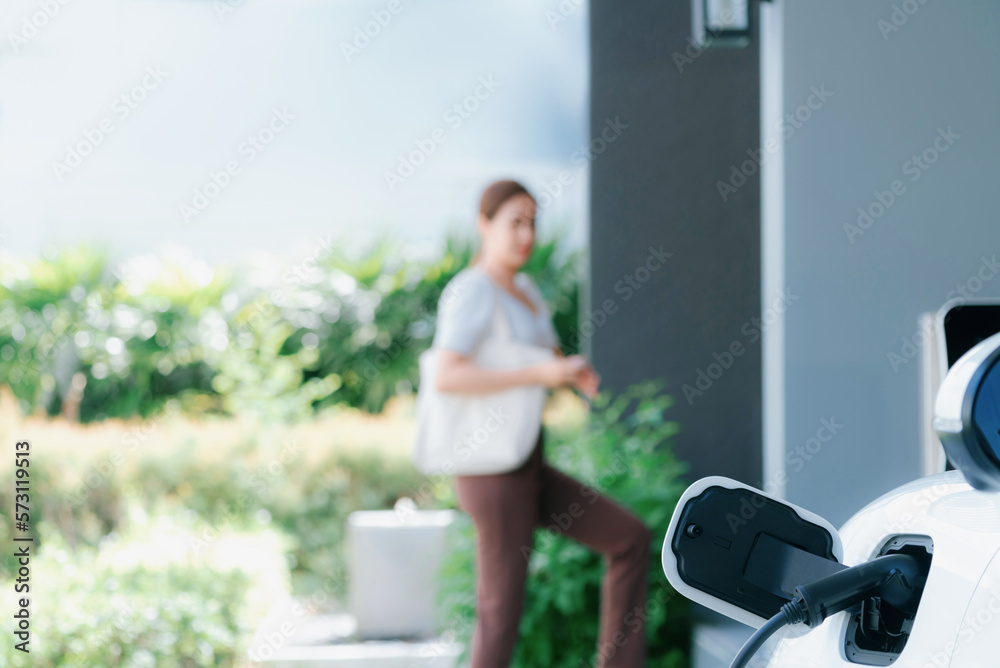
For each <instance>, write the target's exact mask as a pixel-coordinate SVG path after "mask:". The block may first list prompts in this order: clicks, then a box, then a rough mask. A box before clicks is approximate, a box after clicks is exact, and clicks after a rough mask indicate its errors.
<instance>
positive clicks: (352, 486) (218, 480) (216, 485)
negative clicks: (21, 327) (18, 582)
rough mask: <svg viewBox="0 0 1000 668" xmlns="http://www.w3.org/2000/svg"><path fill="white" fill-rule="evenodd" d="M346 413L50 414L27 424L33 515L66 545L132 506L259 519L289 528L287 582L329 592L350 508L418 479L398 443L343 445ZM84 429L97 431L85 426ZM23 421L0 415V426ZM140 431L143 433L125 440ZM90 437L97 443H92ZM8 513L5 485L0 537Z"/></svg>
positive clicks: (399, 492) (8, 565)
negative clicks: (250, 421)
mask: <svg viewBox="0 0 1000 668" xmlns="http://www.w3.org/2000/svg"><path fill="white" fill-rule="evenodd" d="M348 421H349V418H345V420H344V421H341V420H340V419H338V417H337V416H331V415H328V414H327V415H325V416H324V417H323V418H322V419H321V420H319V421H318V422H317V423H315V424H307V425H302V426H300V431H296V430H294V429H290V428H289V429H284V428H280V429H279V428H275V429H273V430H267V431H264V432H260V433H258V432H255V431H253V430H252V428H251V427H243V428H240V427H238V426H237V425H236V424H235V423H234V421H232V420H229V419H225V420H215V421H210V422H202V421H189V420H187V419H185V418H183V417H182V416H176V417H175V418H174V419H171V420H167V419H165V420H163V421H161V422H158V423H157V422H148V423H144V424H142V425H138V426H136V425H133V426H126V425H121V426H118V425H116V424H114V423H113V422H112V421H105V422H103V423H102V424H101V425H95V426H94V427H89V428H87V429H83V428H80V427H77V428H76V431H75V432H74V431H73V430H72V427H71V426H70V425H67V424H65V423H61V422H59V421H56V422H54V423H53V424H50V425H49V426H48V427H47V428H39V427H38V426H33V427H31V429H30V431H31V432H32V433H33V434H34V439H33V444H32V447H33V450H32V455H31V469H30V470H31V523H32V526H34V525H35V524H36V523H37V522H47V523H49V524H50V525H52V526H53V527H55V530H56V531H58V532H59V534H60V535H61V536H62V537H63V539H64V540H65V541H66V543H67V544H68V545H69V546H70V548H71V549H73V548H85V547H90V548H96V547H97V546H98V545H99V544H100V542H101V541H102V540H103V539H104V537H105V536H107V535H109V534H112V533H120V532H121V531H123V530H124V529H125V528H126V527H127V524H128V514H129V513H130V512H132V511H135V510H138V511H141V512H143V513H145V514H147V515H149V516H157V515H161V514H164V513H167V514H178V513H179V514H180V515H181V516H183V517H190V518H192V519H194V520H196V521H198V522H200V523H201V526H203V527H204V529H203V530H205V531H208V532H211V531H218V532H220V533H225V532H229V531H252V530H257V529H259V528H260V527H262V526H266V527H269V528H272V529H276V530H279V531H280V532H281V533H282V534H283V535H285V536H287V537H288V538H289V542H288V544H287V560H288V564H289V566H290V567H291V569H292V575H293V587H294V590H295V591H296V593H299V592H309V591H312V590H313V589H314V588H315V587H316V586H317V583H318V582H320V581H326V580H328V579H329V578H331V577H333V578H334V581H335V583H336V584H335V586H334V587H333V589H332V590H331V593H332V594H333V595H334V596H341V595H342V594H343V574H344V572H345V569H346V564H345V556H344V544H343V542H344V536H345V524H346V520H347V516H348V515H349V514H350V513H351V512H353V511H355V510H378V509H385V508H392V507H393V504H394V503H395V502H396V500H397V499H399V498H400V497H402V496H411V497H414V496H416V495H417V494H416V493H417V490H418V489H419V488H420V486H421V485H422V484H423V483H424V481H425V480H426V478H424V477H423V476H422V475H421V474H420V473H419V472H418V471H417V470H416V469H415V468H414V467H413V465H412V464H411V463H410V462H409V460H408V459H407V458H406V457H405V456H404V455H403V453H402V452H401V451H399V449H398V448H397V449H395V450H394V452H396V453H397V454H392V455H391V454H387V453H386V452H384V449H385V448H384V447H382V446H380V445H379V444H378V443H375V442H373V443H371V444H370V445H369V446H368V447H363V446H360V445H358V446H351V447H344V442H343V440H342V437H340V436H338V429H339V430H343V429H345V427H344V426H343V424H344V423H345V422H348ZM351 428H352V429H361V428H363V427H357V426H355V427H351ZM92 429H96V430H98V433H97V434H96V435H92V436H85V434H86V432H87V431H88V430H92ZM27 431H29V429H28V427H27V426H19V425H16V424H15V425H13V426H12V425H0V437H4V436H10V437H13V435H14V434H17V433H22V434H23V433H25V432H27ZM85 438H86V439H87V440H84V439H85ZM138 438H142V439H144V440H142V442H141V443H139V444H138V445H137V447H135V448H134V449H130V447H129V445H128V444H130V443H131V442H132V441H133V440H136V439H138ZM96 441H102V442H103V444H104V446H105V449H103V450H96V449H95V448H93V447H91V446H93V445H94V444H95V442H96ZM116 462H117V463H116ZM13 464H14V459H13V458H10V459H9V461H5V462H0V476H6V479H8V480H12V479H13V472H12V467H13ZM13 512H14V488H13V487H9V488H7V489H4V488H0V540H6V541H7V542H8V543H10V539H11V537H12V533H13V526H14V525H13V519H14V518H13V516H12V514H13ZM15 563H16V561H15V559H14V557H13V556H12V552H11V551H4V552H3V554H2V555H0V567H2V568H5V569H6V570H8V571H9V570H11V569H12V568H13V567H14V565H15Z"/></svg>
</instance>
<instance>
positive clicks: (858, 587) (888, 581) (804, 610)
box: [729, 554, 921, 668]
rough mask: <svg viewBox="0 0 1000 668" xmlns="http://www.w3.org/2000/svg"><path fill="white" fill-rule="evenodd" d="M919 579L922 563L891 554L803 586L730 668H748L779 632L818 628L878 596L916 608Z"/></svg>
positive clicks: (746, 645)
mask: <svg viewBox="0 0 1000 668" xmlns="http://www.w3.org/2000/svg"><path fill="white" fill-rule="evenodd" d="M919 576H920V564H919V563H918V562H917V560H916V559H914V558H913V557H911V556H909V555H906V554H891V555H888V556H884V557H878V558H877V559H873V560H871V561H868V562H865V563H863V564H860V565H858V566H853V567H851V568H845V569H844V570H842V571H838V572H836V573H834V574H833V575H827V576H825V577H822V578H819V579H818V580H814V581H812V582H810V583H808V584H805V585H800V586H798V587H796V588H795V591H794V592H793V597H792V600H791V601H789V602H788V603H785V604H784V605H783V606H781V611H780V612H778V614H776V615H775V616H774V617H771V619H769V620H767V622H765V623H764V625H763V626H761V627H760V628H759V629H757V631H756V632H755V633H754V634H753V635H752V636H750V639H749V640H747V641H746V643H745V644H744V645H743V647H742V648H741V649H740V651H739V654H737V655H736V658H735V659H733V662H732V664H730V667H729V668H746V666H748V665H749V663H750V659H751V658H752V657H753V655H754V654H756V653H757V650H759V649H760V648H761V646H763V645H764V643H765V642H767V639H768V638H770V637H771V636H772V635H774V633H775V632H777V631H778V629H780V628H782V627H784V626H787V625H791V624H800V623H805V624H806V626H809V627H810V628H815V627H816V626H819V625H820V624H822V623H823V620H824V619H826V618H827V617H829V616H830V615H832V614H835V613H837V612H841V611H842V610H846V609H848V608H850V607H852V606H855V605H857V604H858V603H861V602H862V601H864V600H865V599H866V598H868V597H869V596H878V597H880V598H881V599H882V600H884V601H885V602H887V603H889V604H891V605H893V606H895V607H897V608H906V607H907V606H910V605H913V604H915V603H916V602H917V601H919V599H920V591H921V590H920V589H919V588H918V587H917V578H918V577H919Z"/></svg>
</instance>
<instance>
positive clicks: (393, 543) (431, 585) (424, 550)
mask: <svg viewBox="0 0 1000 668" xmlns="http://www.w3.org/2000/svg"><path fill="white" fill-rule="evenodd" d="M411 503H412V502H411ZM396 507H397V510H360V511H356V512H353V513H351V514H350V515H349V516H348V518H347V553H348V556H347V562H348V574H349V579H348V592H349V593H348V602H349V606H350V609H351V612H352V614H353V615H354V616H355V618H356V619H357V625H358V626H357V634H358V636H359V637H361V638H366V639H376V638H410V637H428V636H430V635H432V634H433V618H434V602H435V596H436V594H437V585H438V572H439V570H440V568H441V564H442V561H443V558H444V554H445V549H446V546H447V545H446V532H447V531H448V527H449V526H450V525H451V524H452V522H453V521H454V520H455V517H456V515H457V513H456V511H454V510H415V509H413V508H412V506H410V507H408V506H406V505H405V504H401V503H397V505H396Z"/></svg>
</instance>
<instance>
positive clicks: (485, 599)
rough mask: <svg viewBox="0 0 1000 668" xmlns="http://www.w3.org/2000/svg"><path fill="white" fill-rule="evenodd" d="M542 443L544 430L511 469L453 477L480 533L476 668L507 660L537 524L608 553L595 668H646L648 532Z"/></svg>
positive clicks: (501, 664) (463, 506)
mask: <svg viewBox="0 0 1000 668" xmlns="http://www.w3.org/2000/svg"><path fill="white" fill-rule="evenodd" d="M543 441H544V437H543V433H541V432H540V433H539V435H538V442H537V443H536V444H535V449H534V450H533V452H532V454H531V456H530V457H529V458H528V460H527V461H526V462H525V463H524V464H523V465H522V466H521V467H520V468H518V469H516V470H514V471H510V472H508V473H499V474H491V475H473V476H455V478H454V480H455V492H456V495H457V497H458V507H459V508H460V509H461V510H463V511H465V512H467V513H469V515H471V516H472V519H473V522H474V523H475V525H476V533H477V563H478V581H477V589H476V591H477V620H476V629H475V633H474V635H473V638H472V668H492V667H494V666H496V667H498V668H506V666H508V665H509V664H510V659H511V657H512V656H513V653H514V645H515V643H516V642H517V635H518V626H519V624H520V618H521V610H522V602H523V598H524V582H525V576H526V574H527V567H528V557H529V555H530V553H531V550H532V547H533V541H534V530H535V528H536V527H545V528H547V529H549V530H552V531H555V532H556V533H558V534H562V535H565V536H569V537H570V538H572V539H574V540H576V541H578V542H580V543H583V544H584V545H586V546H587V547H590V548H591V549H593V550H596V551H597V552H599V553H601V554H602V555H604V562H605V564H606V566H607V571H606V573H605V575H604V581H603V583H602V586H601V611H600V612H601V614H600V632H599V637H598V645H597V664H596V665H597V666H598V667H599V668H611V667H614V668H641V667H643V666H645V665H646V636H645V628H644V621H645V603H646V578H647V577H648V573H649V554H650V553H649V547H650V540H651V533H650V531H649V529H648V528H647V527H646V526H645V525H644V524H643V523H642V522H641V521H640V520H639V519H638V518H637V517H636V516H635V515H634V514H632V513H631V512H630V511H628V510H627V509H626V508H624V507H622V506H621V505H619V504H618V503H616V502H614V501H612V500H611V499H609V498H607V497H605V496H603V495H601V494H600V493H598V492H597V491H596V490H595V489H594V488H592V487H589V486H587V485H584V484H583V483H581V482H578V481H577V480H574V479H573V478H571V477H570V476H568V475H566V474H565V473H562V472H561V471H559V470H557V469H555V468H553V467H552V466H550V465H549V464H548V463H547V462H546V461H545V460H544V458H543V448H544V445H543Z"/></svg>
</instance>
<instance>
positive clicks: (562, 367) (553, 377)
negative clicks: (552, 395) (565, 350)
mask: <svg viewBox="0 0 1000 668" xmlns="http://www.w3.org/2000/svg"><path fill="white" fill-rule="evenodd" d="M588 366H590V365H589V363H588V362H587V359H586V358H585V357H584V356H583V355H570V356H569V357H556V358H555V359H553V360H550V361H548V362H542V363H541V364H539V365H538V369H537V371H538V380H539V382H540V383H541V384H542V385H544V386H545V387H562V386H564V385H572V384H574V383H575V382H576V379H577V378H579V377H580V374H582V373H584V372H585V371H586V369H587V367H588Z"/></svg>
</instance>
